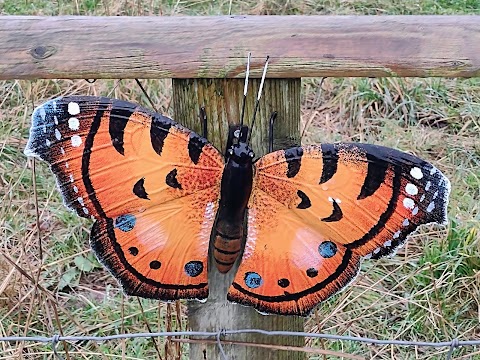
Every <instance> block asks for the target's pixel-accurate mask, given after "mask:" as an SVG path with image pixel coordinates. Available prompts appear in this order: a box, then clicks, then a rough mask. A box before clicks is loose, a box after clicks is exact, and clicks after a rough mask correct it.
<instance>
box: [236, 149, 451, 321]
mask: <svg viewBox="0 0 480 360" xmlns="http://www.w3.org/2000/svg"><path fill="white" fill-rule="evenodd" d="M255 165H256V166H255V168H256V173H255V178H254V183H253V191H252V195H251V198H250V202H249V206H248V207H249V211H248V226H247V228H248V235H247V241H246V246H245V251H244V254H243V258H242V261H241V264H240V267H239V270H238V272H237V274H236V276H235V279H234V282H233V284H232V286H231V287H230V289H229V293H228V299H229V300H231V301H234V302H238V303H241V304H245V305H251V306H254V307H255V308H256V309H257V310H259V311H260V312H267V313H278V314H295V315H307V314H308V313H309V312H310V311H311V310H312V309H313V308H314V307H315V305H317V304H318V303H319V302H321V301H323V300H325V299H327V298H329V297H330V296H332V295H333V294H335V293H336V292H338V291H340V290H341V289H343V288H344V287H345V286H346V285H348V284H349V283H350V282H351V281H352V280H353V279H354V278H355V276H356V275H357V273H358V271H359V268H360V263H361V260H362V258H369V257H373V258H379V257H382V256H385V255H390V254H393V253H394V252H395V250H396V249H397V248H398V247H399V246H401V245H402V244H403V243H404V241H405V240H406V238H407V236H408V235H410V234H411V233H412V232H414V231H415V230H416V229H417V228H418V226H419V225H422V224H427V223H432V222H437V223H441V224H445V223H446V205H447V200H448V195H449V191H450V183H449V181H448V179H447V178H446V177H445V176H444V175H443V174H442V173H441V172H440V171H439V170H437V169H436V168H435V167H434V166H433V165H431V164H429V163H427V162H425V161H423V160H421V159H419V158H417V157H415V156H412V155H409V154H406V153H403V152H400V151H397V150H393V149H389V148H385V147H381V146H374V145H367V144H335V145H332V144H324V145H322V146H308V147H303V148H302V147H299V148H292V149H288V150H281V151H277V152H273V153H270V154H268V155H266V156H264V157H262V158H261V159H260V160H259V161H258V162H257V163H256V164H255Z"/></svg>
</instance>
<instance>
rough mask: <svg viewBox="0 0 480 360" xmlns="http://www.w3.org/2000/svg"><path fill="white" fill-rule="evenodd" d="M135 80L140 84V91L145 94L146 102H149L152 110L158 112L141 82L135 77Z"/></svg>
mask: <svg viewBox="0 0 480 360" xmlns="http://www.w3.org/2000/svg"><path fill="white" fill-rule="evenodd" d="M135 81H136V82H137V85H138V86H140V89H142V92H143V94H144V95H145V96H146V98H147V100H148V102H149V103H150V105H151V106H152V108H153V110H155V111H156V112H158V110H157V108H156V107H155V104H154V103H153V101H152V99H151V98H150V96H148V94H147V91H146V90H145V88H144V87H143V85H142V83H141V82H140V80H138V79H135Z"/></svg>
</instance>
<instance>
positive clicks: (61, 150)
mask: <svg viewBox="0 0 480 360" xmlns="http://www.w3.org/2000/svg"><path fill="white" fill-rule="evenodd" d="M60 152H61V153H62V155H65V149H64V148H63V146H62V147H61V148H60Z"/></svg>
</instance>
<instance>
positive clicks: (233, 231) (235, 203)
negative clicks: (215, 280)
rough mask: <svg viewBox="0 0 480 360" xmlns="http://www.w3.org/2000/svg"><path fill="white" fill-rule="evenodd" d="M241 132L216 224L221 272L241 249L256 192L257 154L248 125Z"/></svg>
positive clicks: (223, 186)
mask: <svg viewBox="0 0 480 360" xmlns="http://www.w3.org/2000/svg"><path fill="white" fill-rule="evenodd" d="M237 134H238V138H235V139H233V140H234V141H233V142H234V143H233V144H232V145H231V146H230V147H229V148H228V149H227V154H226V164H225V168H224V170H223V175H222V182H221V192H220V203H219V208H218V215H217V221H216V224H215V239H214V243H213V256H214V259H215V262H216V266H217V269H218V270H219V271H220V272H221V273H226V272H228V271H229V270H230V269H231V268H232V266H233V264H234V263H235V261H236V260H237V257H238V255H239V254H240V252H241V246H242V240H243V237H244V234H243V232H244V231H243V229H244V222H245V212H246V210H247V204H248V200H249V198H250V193H251V192H252V182H253V158H254V157H255V154H254V152H253V151H252V150H251V149H250V147H249V145H248V144H247V141H246V137H247V134H248V128H247V127H243V128H241V129H239V130H238V132H237Z"/></svg>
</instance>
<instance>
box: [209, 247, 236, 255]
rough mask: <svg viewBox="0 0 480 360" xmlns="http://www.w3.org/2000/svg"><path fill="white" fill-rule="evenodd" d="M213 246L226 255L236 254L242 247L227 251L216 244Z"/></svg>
mask: <svg viewBox="0 0 480 360" xmlns="http://www.w3.org/2000/svg"><path fill="white" fill-rule="evenodd" d="M213 248H214V249H215V250H217V251H218V252H219V253H220V254H225V255H235V254H238V252H239V251H240V249H238V250H237V251H226V250H222V249H219V248H218V247H216V246H214V247H213Z"/></svg>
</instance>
